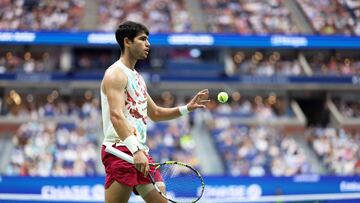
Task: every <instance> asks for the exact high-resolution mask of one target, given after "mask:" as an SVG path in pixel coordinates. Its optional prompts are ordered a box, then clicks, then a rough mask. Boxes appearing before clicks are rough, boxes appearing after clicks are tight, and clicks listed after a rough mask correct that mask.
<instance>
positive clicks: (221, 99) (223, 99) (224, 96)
mask: <svg viewBox="0 0 360 203" xmlns="http://www.w3.org/2000/svg"><path fill="white" fill-rule="evenodd" d="M217 99H218V101H219V102H220V103H225V102H227V100H228V99H229V95H228V94H227V93H226V92H220V93H219V94H218V95H217Z"/></svg>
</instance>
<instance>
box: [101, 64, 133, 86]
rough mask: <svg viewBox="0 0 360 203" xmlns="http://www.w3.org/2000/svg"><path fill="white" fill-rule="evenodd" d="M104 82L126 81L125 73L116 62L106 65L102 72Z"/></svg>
mask: <svg viewBox="0 0 360 203" xmlns="http://www.w3.org/2000/svg"><path fill="white" fill-rule="evenodd" d="M103 82H104V83H126V82H127V77H126V75H125V73H124V72H123V71H122V70H121V68H119V67H118V66H117V65H116V64H113V65H111V66H110V67H108V68H107V69H106V71H105V73H104V78H103Z"/></svg>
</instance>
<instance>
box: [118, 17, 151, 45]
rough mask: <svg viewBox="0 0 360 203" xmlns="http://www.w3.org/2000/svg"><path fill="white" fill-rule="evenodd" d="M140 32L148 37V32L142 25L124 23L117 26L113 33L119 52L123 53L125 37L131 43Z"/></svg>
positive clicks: (130, 22) (129, 22)
mask: <svg viewBox="0 0 360 203" xmlns="http://www.w3.org/2000/svg"><path fill="white" fill-rule="evenodd" d="M141 32H144V33H145V34H146V35H149V30H148V29H147V27H146V26H145V25H143V24H140V23H136V22H133V21H125V22H123V23H121V24H120V25H119V27H118V28H117V30H116V32H115V37H116V41H117V43H118V44H119V45H120V49H121V52H124V49H125V47H124V39H125V38H126V37H127V38H128V39H130V40H131V41H132V40H134V38H135V37H136V36H137V35H138V34H139V33H141Z"/></svg>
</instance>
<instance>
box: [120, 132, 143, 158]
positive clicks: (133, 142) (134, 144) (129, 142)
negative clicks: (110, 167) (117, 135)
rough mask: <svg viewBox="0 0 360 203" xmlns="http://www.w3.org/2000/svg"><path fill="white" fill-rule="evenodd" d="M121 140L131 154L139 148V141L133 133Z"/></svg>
mask: <svg viewBox="0 0 360 203" xmlns="http://www.w3.org/2000/svg"><path fill="white" fill-rule="evenodd" d="M123 142H124V144H125V146H126V147H127V148H128V149H129V151H130V152H131V154H134V153H135V152H137V151H139V150H140V149H141V148H140V143H139V141H138V139H137V138H136V136H135V135H130V136H128V137H127V138H126V139H125V140H124V141H123Z"/></svg>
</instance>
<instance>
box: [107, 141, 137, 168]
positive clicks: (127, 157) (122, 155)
mask: <svg viewBox="0 0 360 203" xmlns="http://www.w3.org/2000/svg"><path fill="white" fill-rule="evenodd" d="M105 151H106V152H108V153H110V154H112V155H114V156H117V157H119V158H120V159H122V160H124V161H127V162H129V163H131V164H134V158H133V157H132V156H130V155H128V154H126V153H124V152H122V151H120V150H118V149H116V148H114V147H112V146H110V145H108V146H106V148H105Z"/></svg>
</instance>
